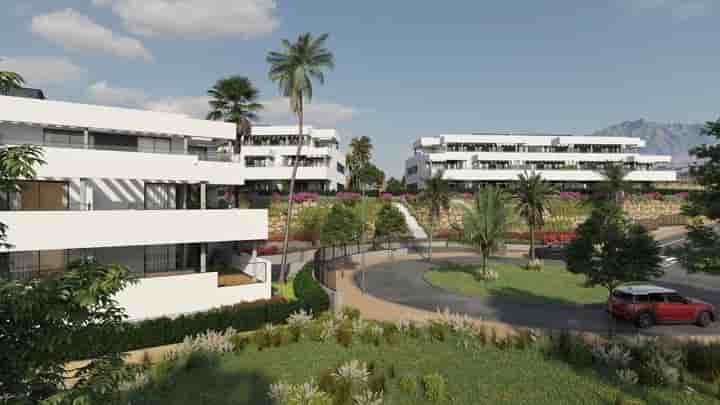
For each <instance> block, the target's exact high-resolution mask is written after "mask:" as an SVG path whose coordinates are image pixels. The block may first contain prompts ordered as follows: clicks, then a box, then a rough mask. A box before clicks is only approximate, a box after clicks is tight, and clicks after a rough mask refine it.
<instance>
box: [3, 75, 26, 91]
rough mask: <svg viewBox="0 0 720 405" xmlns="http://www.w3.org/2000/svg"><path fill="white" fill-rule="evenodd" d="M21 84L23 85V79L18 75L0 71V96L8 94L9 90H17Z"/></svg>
mask: <svg viewBox="0 0 720 405" xmlns="http://www.w3.org/2000/svg"><path fill="white" fill-rule="evenodd" d="M23 84H25V79H23V77H22V76H20V74H18V73H15V72H8V71H0V94H9V93H10V90H12V89H17V88H19V87H21V86H22V85H23Z"/></svg>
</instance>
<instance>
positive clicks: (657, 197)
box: [645, 191, 663, 200]
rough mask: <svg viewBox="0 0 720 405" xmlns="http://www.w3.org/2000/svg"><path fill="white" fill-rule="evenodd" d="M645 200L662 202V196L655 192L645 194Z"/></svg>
mask: <svg viewBox="0 0 720 405" xmlns="http://www.w3.org/2000/svg"><path fill="white" fill-rule="evenodd" d="M645 198H647V199H648V200H662V199H663V195H662V194H660V193H658V192H657V191H652V192H650V193H646V194H645Z"/></svg>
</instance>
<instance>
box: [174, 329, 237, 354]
mask: <svg viewBox="0 0 720 405" xmlns="http://www.w3.org/2000/svg"><path fill="white" fill-rule="evenodd" d="M236 334H237V331H236V330H235V329H233V328H227V329H226V330H225V331H224V332H217V331H214V330H208V331H206V332H205V333H201V334H199V335H196V336H186V337H185V339H183V341H182V343H180V344H179V345H178V346H177V347H176V348H175V350H173V351H172V352H170V356H171V357H177V356H179V355H183V354H189V353H192V352H198V351H204V352H211V353H230V352H232V351H233V350H234V348H235V346H234V345H233V343H232V341H231V340H230V339H231V338H232V337H233V336H235V335H236Z"/></svg>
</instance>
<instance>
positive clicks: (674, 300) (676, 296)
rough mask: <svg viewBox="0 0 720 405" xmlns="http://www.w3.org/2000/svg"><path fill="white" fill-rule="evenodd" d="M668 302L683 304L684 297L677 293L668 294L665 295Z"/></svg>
mask: <svg viewBox="0 0 720 405" xmlns="http://www.w3.org/2000/svg"><path fill="white" fill-rule="evenodd" d="M667 298H668V302H672V303H673V304H684V303H685V298H683V297H682V296H681V295H679V294H670V295H668V296H667Z"/></svg>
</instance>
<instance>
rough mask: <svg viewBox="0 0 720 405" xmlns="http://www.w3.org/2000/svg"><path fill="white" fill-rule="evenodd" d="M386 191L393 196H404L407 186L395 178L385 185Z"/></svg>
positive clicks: (391, 178)
mask: <svg viewBox="0 0 720 405" xmlns="http://www.w3.org/2000/svg"><path fill="white" fill-rule="evenodd" d="M385 191H386V192H388V193H390V194H393V195H400V194H403V193H405V184H403V183H402V181H400V180H398V179H396V178H395V177H390V179H389V180H388V181H387V184H386V185H385Z"/></svg>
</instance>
